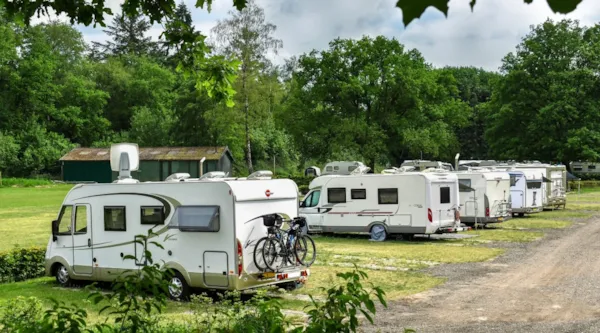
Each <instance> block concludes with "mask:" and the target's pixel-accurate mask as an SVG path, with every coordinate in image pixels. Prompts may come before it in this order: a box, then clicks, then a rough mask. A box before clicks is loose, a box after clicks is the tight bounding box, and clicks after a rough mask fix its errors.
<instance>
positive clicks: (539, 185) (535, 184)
mask: <svg viewBox="0 0 600 333" xmlns="http://www.w3.org/2000/svg"><path fill="white" fill-rule="evenodd" d="M527 188H528V189H536V188H542V182H527Z"/></svg>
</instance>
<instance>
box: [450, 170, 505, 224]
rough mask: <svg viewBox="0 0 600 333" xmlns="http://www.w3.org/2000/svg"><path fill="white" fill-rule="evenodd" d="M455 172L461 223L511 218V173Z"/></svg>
mask: <svg viewBox="0 0 600 333" xmlns="http://www.w3.org/2000/svg"><path fill="white" fill-rule="evenodd" d="M456 175H457V177H458V182H459V192H460V221H461V222H462V223H464V224H467V225H473V224H475V223H477V224H483V225H486V224H488V223H498V222H503V221H506V220H508V219H510V218H511V216H512V214H511V202H510V194H511V189H510V176H509V174H508V173H507V172H503V171H485V170H481V171H480V170H471V171H465V172H457V173H456Z"/></svg>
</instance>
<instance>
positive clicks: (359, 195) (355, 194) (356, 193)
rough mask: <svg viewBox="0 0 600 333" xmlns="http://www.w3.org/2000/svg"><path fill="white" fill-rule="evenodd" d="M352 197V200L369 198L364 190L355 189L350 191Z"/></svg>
mask: <svg viewBox="0 0 600 333" xmlns="http://www.w3.org/2000/svg"><path fill="white" fill-rule="evenodd" d="M350 197H351V198H352V200H360V199H366V198H367V190H365V189H364V188H353V189H351V190H350Z"/></svg>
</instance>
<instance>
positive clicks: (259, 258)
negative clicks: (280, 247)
mask: <svg viewBox="0 0 600 333" xmlns="http://www.w3.org/2000/svg"><path fill="white" fill-rule="evenodd" d="M267 239H269V237H263V238H261V239H259V240H258V242H256V245H255V246H254V253H253V254H252V257H253V259H254V265H255V266H256V268H258V269H259V270H261V271H264V270H265V269H266V268H267V266H266V265H265V264H264V263H265V258H264V256H263V247H264V245H265V241H266V240H267Z"/></svg>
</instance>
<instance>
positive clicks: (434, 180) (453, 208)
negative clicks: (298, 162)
mask: <svg viewBox="0 0 600 333" xmlns="http://www.w3.org/2000/svg"><path fill="white" fill-rule="evenodd" d="M309 189H310V192H309V193H308V194H307V195H306V197H305V198H304V200H303V201H302V202H301V203H300V216H302V217H305V218H306V220H307V223H308V230H309V232H342V233H343V232H370V233H371V234H372V237H373V238H374V239H377V240H383V239H385V238H386V237H387V235H390V234H400V235H405V236H411V235H414V234H431V233H441V232H452V231H457V230H461V229H460V228H458V229H457V227H458V226H459V224H460V218H459V212H458V208H459V194H458V178H457V177H456V175H455V174H453V173H445V172H404V173H398V174H369V175H364V174H363V175H350V176H321V177H319V178H315V179H314V180H313V181H312V182H311V183H310V185H309ZM374 234H377V236H373V235H374Z"/></svg>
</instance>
